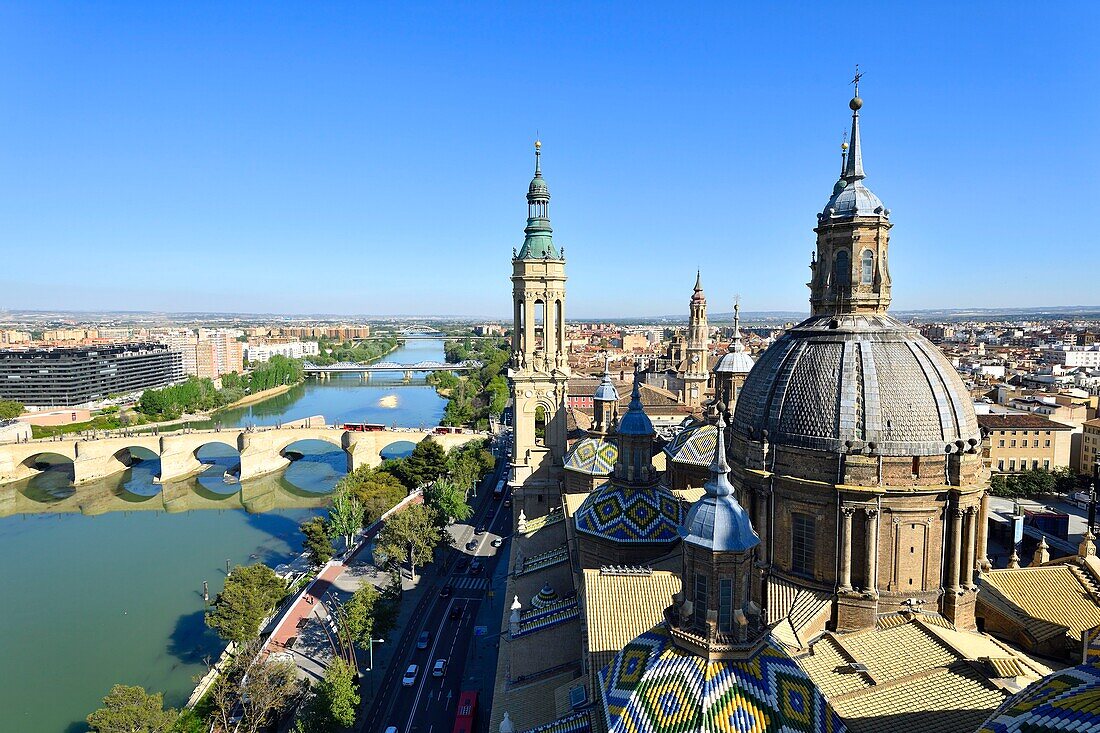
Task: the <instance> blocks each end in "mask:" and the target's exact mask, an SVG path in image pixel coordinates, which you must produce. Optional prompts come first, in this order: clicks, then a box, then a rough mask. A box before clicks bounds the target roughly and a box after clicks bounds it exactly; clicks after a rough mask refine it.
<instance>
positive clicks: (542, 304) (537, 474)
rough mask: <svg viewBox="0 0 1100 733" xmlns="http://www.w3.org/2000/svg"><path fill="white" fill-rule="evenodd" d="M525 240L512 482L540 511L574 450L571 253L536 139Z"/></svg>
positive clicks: (515, 285) (519, 265) (516, 263)
mask: <svg viewBox="0 0 1100 733" xmlns="http://www.w3.org/2000/svg"><path fill="white" fill-rule="evenodd" d="M523 231H524V238H523V246H522V247H520V249H519V251H518V252H515V251H513V257H512V306H513V314H514V317H513V329H512V361H511V364H510V365H509V369H508V378H509V382H510V384H511V387H512V398H513V430H514V434H515V445H514V452H513V461H512V470H511V478H510V484H511V486H512V487H513V490H514V491H515V497H516V502H515V503H516V508H515V510H516V511H517V512H518V511H520V510H522V511H525V512H526V515H527V516H528V517H537V516H540V515H541V514H544V513H545V512H546V511H547V509H548V508H549V507H550V506H551V505H553V506H556V505H557V501H556V499H555V500H554V501H553V503H552V504H551V496H552V495H554V496H556V493H557V491H558V488H557V487H558V482H559V479H560V477H561V469H562V463H563V460H564V457H565V451H566V448H567V442H566V425H565V422H566V418H565V403H566V390H567V387H568V384H569V362H568V359H567V358H566V352H565V280H566V278H565V258H564V252H563V251H562V250H559V249H558V247H557V246H556V245H555V244H554V238H553V231H554V230H553V229H552V228H551V226H550V188H549V187H548V186H547V185H546V180H545V179H544V178H543V177H542V143H541V142H538V141H536V142H535V176H534V178H532V179H531V185H530V186H528V188H527V226H526V227H525V228H524V230H523Z"/></svg>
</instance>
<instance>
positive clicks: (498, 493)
mask: <svg viewBox="0 0 1100 733" xmlns="http://www.w3.org/2000/svg"><path fill="white" fill-rule="evenodd" d="M493 498H494V499H503V498H504V479H503V478H501V480H500V481H497V485H496V488H495V489H493Z"/></svg>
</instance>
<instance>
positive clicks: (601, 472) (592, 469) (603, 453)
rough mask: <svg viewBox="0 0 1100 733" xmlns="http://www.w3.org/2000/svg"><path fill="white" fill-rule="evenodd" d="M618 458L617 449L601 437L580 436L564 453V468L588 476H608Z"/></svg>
mask: <svg viewBox="0 0 1100 733" xmlns="http://www.w3.org/2000/svg"><path fill="white" fill-rule="evenodd" d="M618 458H619V449H618V448H617V447H616V446H615V444H614V443H612V442H610V441H607V440H604V439H603V438H595V437H588V438H582V439H581V440H578V441H577V442H576V443H574V444H573V447H572V448H570V449H569V452H568V453H566V454H565V469H566V470H567V471H576V472H578V473H585V474H588V475H589V476H610V475H611V472H612V471H613V470H614V468H615V461H617V460H618Z"/></svg>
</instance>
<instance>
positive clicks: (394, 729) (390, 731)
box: [386, 725, 397, 733]
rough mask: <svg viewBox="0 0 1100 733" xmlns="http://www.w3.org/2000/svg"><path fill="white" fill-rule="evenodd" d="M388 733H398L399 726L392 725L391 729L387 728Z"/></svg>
mask: <svg viewBox="0 0 1100 733" xmlns="http://www.w3.org/2000/svg"><path fill="white" fill-rule="evenodd" d="M386 733H397V726H396V725H391V726H390V727H389V728H386Z"/></svg>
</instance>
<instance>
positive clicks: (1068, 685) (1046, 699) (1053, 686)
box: [979, 664, 1100, 733]
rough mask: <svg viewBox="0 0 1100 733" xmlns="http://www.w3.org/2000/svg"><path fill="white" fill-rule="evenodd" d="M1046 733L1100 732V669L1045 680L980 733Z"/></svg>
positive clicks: (1066, 671) (1069, 671) (1087, 668)
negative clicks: (1048, 732) (1056, 732)
mask: <svg viewBox="0 0 1100 733" xmlns="http://www.w3.org/2000/svg"><path fill="white" fill-rule="evenodd" d="M1047 731H1051V733H1053V732H1054V731H1060V732H1061V733H1097V731H1100V668H1097V667H1096V666H1094V665H1091V664H1084V665H1081V666H1079V667H1074V668H1072V669H1064V670H1061V671H1060V672H1055V673H1054V674H1052V675H1050V676H1048V677H1044V678H1043V679H1042V680H1040V681H1039V682H1037V683H1035V684H1034V685H1031V686H1030V687H1028V688H1027V689H1026V690H1024V691H1023V692H1021V693H1019V694H1017V695H1015V696H1013V697H1012V698H1010V699H1009V700H1008V701H1007V702H1005V703H1004V704H1003V705H1002V706H1001V707H1000V708H999V709H998V710H997V711H996V712H995V713H994V714H993V715H992V716H990V718H989V720H987V721H986V723H985V725H984V726H982V728H981V730H980V731H979V733H1046V732H1047Z"/></svg>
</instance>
